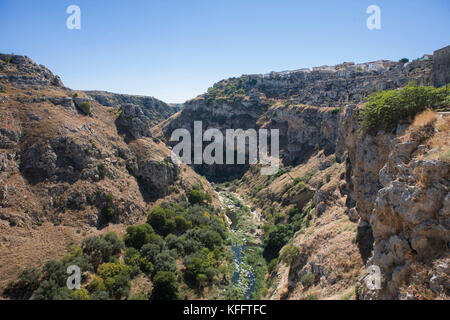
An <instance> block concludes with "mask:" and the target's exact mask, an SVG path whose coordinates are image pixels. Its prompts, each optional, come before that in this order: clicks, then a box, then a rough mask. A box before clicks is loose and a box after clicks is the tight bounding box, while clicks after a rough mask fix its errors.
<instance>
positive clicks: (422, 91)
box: [360, 83, 450, 134]
mask: <svg viewBox="0 0 450 320" xmlns="http://www.w3.org/2000/svg"><path fill="white" fill-rule="evenodd" d="M449 97H450V88H446V87H442V88H438V89H436V88H434V87H431V86H418V85H416V84H415V83H410V84H408V85H407V86H406V87H404V88H402V89H398V90H386V91H381V92H376V93H373V94H371V95H370V96H369V98H368V100H367V102H366V104H365V105H364V107H363V109H362V110H361V112H360V124H361V129H362V130H363V132H365V133H370V134H374V133H376V132H377V131H378V130H384V131H386V132H390V131H392V130H394V129H395V128H396V126H397V124H398V123H399V122H400V121H401V120H408V121H412V119H413V118H414V116H415V115H417V114H418V113H420V112H422V111H424V110H425V109H427V108H442V107H444V108H448V107H449V101H450V100H449Z"/></svg>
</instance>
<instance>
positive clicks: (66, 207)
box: [0, 55, 212, 287]
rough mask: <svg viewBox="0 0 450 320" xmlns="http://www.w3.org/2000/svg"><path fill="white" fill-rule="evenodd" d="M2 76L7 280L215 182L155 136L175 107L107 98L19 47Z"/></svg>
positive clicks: (0, 268) (0, 65) (1, 263)
mask: <svg viewBox="0 0 450 320" xmlns="http://www.w3.org/2000/svg"><path fill="white" fill-rule="evenodd" d="M0 86H1V87H0V119H1V121H0V230H1V231H0V233H1V235H2V240H1V242H2V245H1V246H0V273H1V274H2V277H1V279H0V287H1V286H4V285H5V284H6V282H7V281H8V280H10V279H11V278H12V277H13V276H14V275H16V274H17V273H18V272H19V271H20V270H21V269H23V268H24V266H27V267H29V266H34V265H37V264H39V261H45V260H47V259H49V258H57V257H58V254H59V255H61V254H64V252H66V250H67V245H68V242H70V241H74V239H78V238H80V237H81V236H82V235H86V234H88V233H89V234H91V233H96V232H98V230H100V229H103V228H116V230H117V229H118V230H119V231H120V230H121V229H122V230H123V229H124V228H125V227H126V226H127V225H130V224H136V223H139V222H140V221H142V220H143V219H145V217H146V215H147V212H148V210H149V209H150V208H151V207H152V206H153V205H154V203H155V201H161V200H162V199H164V198H174V199H186V198H185V191H186V190H189V189H190V188H191V187H192V185H193V184H200V183H201V184H202V185H203V186H204V188H210V187H209V184H208V182H207V181H205V180H204V179H202V178H201V177H199V176H198V175H197V174H195V173H194V172H193V171H192V170H191V169H190V168H188V167H186V166H184V165H183V166H182V167H180V166H176V165H175V164H173V163H172V161H171V158H170V150H169V149H168V148H167V147H166V146H165V145H164V144H163V143H162V142H159V141H158V140H156V139H155V140H154V139H152V138H151V137H150V134H149V129H150V126H151V124H152V121H157V119H159V118H162V117H165V116H168V115H169V114H170V112H171V110H172V108H171V107H168V106H167V105H165V104H164V103H163V102H160V101H157V100H156V99H153V98H145V97H127V98H123V99H125V100H126V99H129V100H130V101H132V102H135V104H129V103H122V100H120V99H121V98H120V97H121V96H120V95H118V96H115V95H113V94H110V95H111V96H112V97H113V98H114V99H116V100H117V102H118V104H116V100H114V99H113V100H112V101H110V103H111V105H108V106H103V105H101V104H99V103H98V102H97V100H95V99H93V98H91V97H89V96H88V95H85V94H83V93H82V92H75V91H72V90H70V89H68V88H65V87H63V85H62V82H61V81H60V80H59V77H57V76H54V75H53V74H52V73H51V72H50V71H49V70H48V69H46V68H45V67H43V66H39V65H37V64H35V63H34V62H33V61H31V60H30V59H29V58H26V57H20V56H14V55H0ZM95 97H96V99H99V98H98V95H96V96H95ZM140 104H141V105H143V108H145V109H144V110H143V109H141V107H140V106H139V105H140ZM146 112H147V113H148V112H150V115H151V116H154V115H157V116H156V117H153V118H149V117H148V116H147V115H146ZM182 169H183V170H182ZM210 192H211V193H212V191H211V190H210ZM50 229H51V230H52V231H51V232H50V233H49V230H50ZM62 233H64V234H65V236H64V237H63V238H61V234H62ZM33 237H34V238H36V239H41V240H42V238H45V239H46V240H45V243H43V242H42V241H43V240H42V241H41V240H39V241H36V242H33V241H32V238H33ZM77 241H78V240H77ZM48 248H54V250H49V249H48Z"/></svg>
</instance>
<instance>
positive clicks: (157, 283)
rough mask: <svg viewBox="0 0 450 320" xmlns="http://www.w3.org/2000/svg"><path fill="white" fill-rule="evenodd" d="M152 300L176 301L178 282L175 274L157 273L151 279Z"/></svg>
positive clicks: (167, 272)
mask: <svg viewBox="0 0 450 320" xmlns="http://www.w3.org/2000/svg"><path fill="white" fill-rule="evenodd" d="M152 282H153V291H152V297H151V298H152V299H154V300H176V299H178V281H177V277H176V275H175V273H173V272H170V271H159V272H157V273H156V275H155V276H154V277H153V280H152Z"/></svg>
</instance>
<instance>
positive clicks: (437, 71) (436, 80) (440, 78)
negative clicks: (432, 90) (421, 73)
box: [432, 46, 450, 87]
mask: <svg viewBox="0 0 450 320" xmlns="http://www.w3.org/2000/svg"><path fill="white" fill-rule="evenodd" d="M432 79H433V85H434V86H435V87H442V86H444V85H446V84H449V83H450V46H446V47H445V48H442V49H439V50H436V51H435V52H434V54H433V73H432Z"/></svg>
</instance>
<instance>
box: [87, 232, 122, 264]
mask: <svg viewBox="0 0 450 320" xmlns="http://www.w3.org/2000/svg"><path fill="white" fill-rule="evenodd" d="M81 248H82V249H83V253H84V254H86V255H87V256H89V257H90V262H91V263H92V265H93V266H94V268H97V267H98V266H99V265H100V264H102V263H103V262H107V261H110V259H111V257H112V256H113V251H114V246H113V244H112V243H110V242H109V241H107V240H105V239H104V238H102V237H97V236H91V237H88V238H85V239H84V240H83V242H82V244H81Z"/></svg>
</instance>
